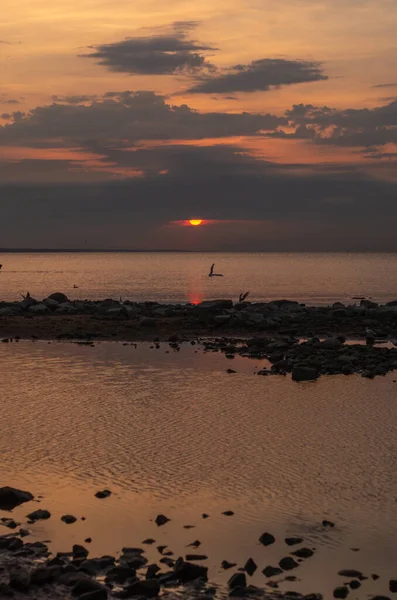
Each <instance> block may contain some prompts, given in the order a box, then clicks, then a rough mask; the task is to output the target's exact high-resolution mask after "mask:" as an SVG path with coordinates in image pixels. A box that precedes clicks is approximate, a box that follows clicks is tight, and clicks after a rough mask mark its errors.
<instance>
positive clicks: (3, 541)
mask: <svg viewBox="0 0 397 600" xmlns="http://www.w3.org/2000/svg"><path fill="white" fill-rule="evenodd" d="M22 546H23V541H22V540H21V539H19V538H17V537H8V536H4V537H2V536H0V550H9V551H10V552H17V551H18V550H20V549H21V548H22Z"/></svg>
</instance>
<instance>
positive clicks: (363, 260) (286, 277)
mask: <svg viewBox="0 0 397 600" xmlns="http://www.w3.org/2000/svg"><path fill="white" fill-rule="evenodd" d="M212 262H215V265H216V266H215V271H217V272H221V273H223V274H224V277H215V278H211V279H210V278H209V277H208V273H209V269H210V266H211V263H212ZM0 263H3V270H2V271H1V272H0V300H17V299H20V294H25V293H26V291H29V292H30V293H31V294H32V295H33V296H35V297H38V298H43V297H45V296H47V295H48V294H50V293H52V292H54V291H62V292H65V293H66V294H68V295H69V296H70V297H71V298H80V299H85V298H86V299H103V298H107V297H112V298H117V299H118V298H119V297H120V296H121V297H122V298H123V299H130V300H137V301H142V300H155V301H159V302H193V303H197V302H200V301H202V300H206V299H213V298H220V297H226V298H233V299H237V298H238V296H239V294H240V293H241V292H246V291H248V290H249V291H250V296H249V299H250V300H252V301H261V300H272V299H273V300H274V299H280V298H287V299H293V300H299V301H301V302H305V303H308V304H315V305H316V304H329V303H332V302H336V301H341V302H352V297H353V296H365V297H372V298H373V299H375V300H377V301H379V302H385V301H388V300H394V299H396V298H397V254H348V253H346V254H343V253H339V254H287V253H284V254H280V253H256V254H249V253H227V254H221V253H219V254H218V253H217V254H209V253H155V252H153V253H100V254H96V253H92V254H89V253H43V254H41V253H40V254H39V253H31V254H3V255H2V256H0ZM74 285H76V286H78V288H77V289H76V288H73V286H74Z"/></svg>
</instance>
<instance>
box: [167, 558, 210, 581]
mask: <svg viewBox="0 0 397 600" xmlns="http://www.w3.org/2000/svg"><path fill="white" fill-rule="evenodd" d="M174 573H175V576H176V578H177V579H178V580H179V581H181V582H182V583H187V582H188V581H194V580H195V579H198V578H201V579H204V580H206V579H207V574H208V568H207V567H203V566H202V565H195V564H194V563H189V562H185V561H184V560H182V559H178V560H177V562H176V563H175V567H174Z"/></svg>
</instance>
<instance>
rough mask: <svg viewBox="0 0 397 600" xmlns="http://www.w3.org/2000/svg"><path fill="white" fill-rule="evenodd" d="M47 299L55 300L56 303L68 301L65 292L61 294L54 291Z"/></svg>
mask: <svg viewBox="0 0 397 600" xmlns="http://www.w3.org/2000/svg"><path fill="white" fill-rule="evenodd" d="M48 299H49V300H55V302H58V304H62V303H63V302H69V298H68V297H67V296H66V294H62V292H54V293H53V294H50V295H49V296H48Z"/></svg>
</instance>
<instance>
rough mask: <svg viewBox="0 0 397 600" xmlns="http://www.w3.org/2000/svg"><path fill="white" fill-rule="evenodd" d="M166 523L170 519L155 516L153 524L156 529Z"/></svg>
mask: <svg viewBox="0 0 397 600" xmlns="http://www.w3.org/2000/svg"><path fill="white" fill-rule="evenodd" d="M168 521H170V519H169V518H168V517H166V516H165V515H157V517H156V520H155V523H156V525H157V526H158V527H160V526H161V525H165V524H166V523H168Z"/></svg>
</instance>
